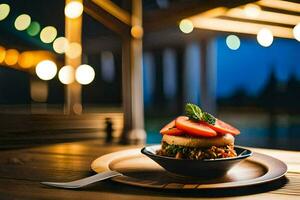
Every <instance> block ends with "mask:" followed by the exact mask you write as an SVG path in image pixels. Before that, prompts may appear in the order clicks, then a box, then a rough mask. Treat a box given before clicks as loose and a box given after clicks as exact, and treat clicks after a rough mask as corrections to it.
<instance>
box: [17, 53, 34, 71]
mask: <svg viewBox="0 0 300 200" xmlns="http://www.w3.org/2000/svg"><path fill="white" fill-rule="evenodd" d="M18 64H19V65H20V67H22V68H25V69H26V68H30V67H33V66H34V64H35V55H34V54H33V53H32V52H29V51H28V52H23V53H21V54H20V56H19V59H18Z"/></svg>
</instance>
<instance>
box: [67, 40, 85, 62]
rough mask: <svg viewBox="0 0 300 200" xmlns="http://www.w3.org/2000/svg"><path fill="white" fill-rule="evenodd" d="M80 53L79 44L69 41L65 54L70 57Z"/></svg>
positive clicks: (75, 56)
mask: <svg viewBox="0 0 300 200" xmlns="http://www.w3.org/2000/svg"><path fill="white" fill-rule="evenodd" d="M81 53H82V48H81V45H80V44H79V43H77V42H72V43H70V44H69V45H68V48H67V50H66V55H67V56H68V57H69V58H72V59H73V58H77V57H79V56H81Z"/></svg>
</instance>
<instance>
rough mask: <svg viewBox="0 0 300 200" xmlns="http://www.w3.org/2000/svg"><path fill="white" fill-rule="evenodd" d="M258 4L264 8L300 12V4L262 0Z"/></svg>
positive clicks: (279, 0)
mask: <svg viewBox="0 0 300 200" xmlns="http://www.w3.org/2000/svg"><path fill="white" fill-rule="evenodd" d="M256 3H257V4H258V5H261V6H264V7H270V8H276V9H280V10H288V11H292V12H300V4H299V3H296V2H290V1H281V0H261V1H258V2H256Z"/></svg>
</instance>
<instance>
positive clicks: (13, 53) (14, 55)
mask: <svg viewBox="0 0 300 200" xmlns="http://www.w3.org/2000/svg"><path fill="white" fill-rule="evenodd" d="M18 58H19V52H18V51H17V50H16V49H9V50H7V51H6V55H5V59H4V62H5V63H6V64H7V65H15V64H17V62H18Z"/></svg>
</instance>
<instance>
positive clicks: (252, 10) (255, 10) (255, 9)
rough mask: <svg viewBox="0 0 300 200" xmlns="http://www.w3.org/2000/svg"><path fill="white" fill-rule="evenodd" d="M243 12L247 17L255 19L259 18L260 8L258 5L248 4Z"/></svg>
mask: <svg viewBox="0 0 300 200" xmlns="http://www.w3.org/2000/svg"><path fill="white" fill-rule="evenodd" d="M244 12H245V15H246V16H247V17H249V18H256V17H258V16H259V14H260V12H261V8H260V6H258V5H255V4H251V3H249V4H247V5H246V6H245V7H244Z"/></svg>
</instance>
